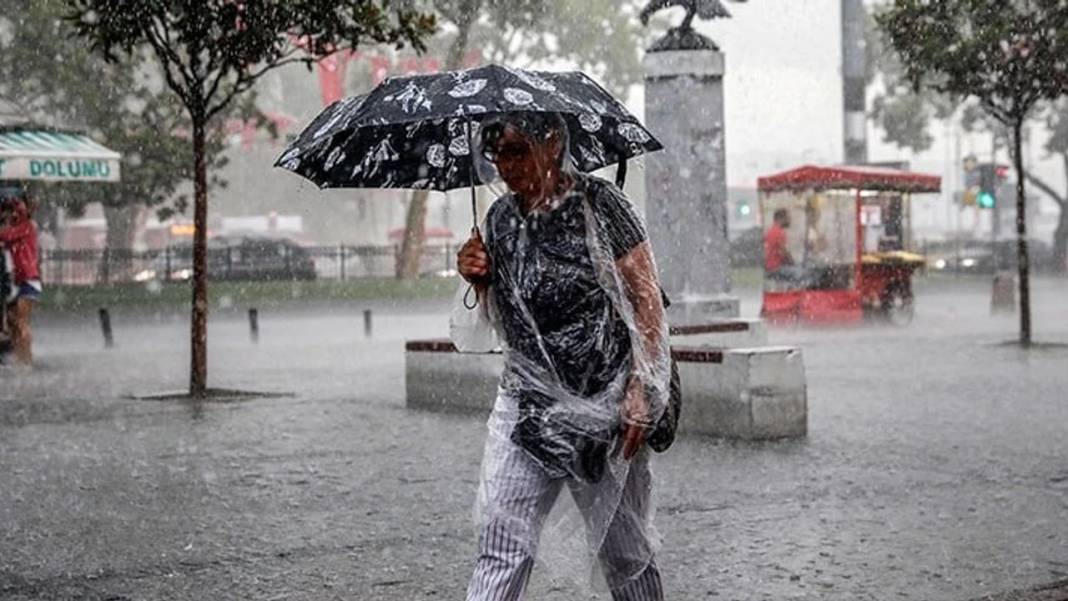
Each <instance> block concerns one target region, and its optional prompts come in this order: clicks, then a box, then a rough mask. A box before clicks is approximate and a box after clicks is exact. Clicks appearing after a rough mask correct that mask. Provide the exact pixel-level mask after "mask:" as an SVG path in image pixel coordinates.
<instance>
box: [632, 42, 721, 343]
mask: <svg viewBox="0 0 1068 601" xmlns="http://www.w3.org/2000/svg"><path fill="white" fill-rule="evenodd" d="M662 47H663V45H658V46H657V48H662ZM669 48H670V46H669ZM644 68H645V123H646V126H647V127H648V128H649V129H650V130H651V131H652V132H653V133H654V134H655V135H656V136H657V138H658V139H659V140H660V141H661V142H662V143H663V144H664V150H662V151H660V152H655V153H652V154H650V155H648V157H647V158H646V159H645V160H646V169H645V177H646V190H647V193H646V203H645V212H646V222H647V224H648V228H649V238H650V240H651V241H652V244H653V251H654V253H655V254H656V259H657V265H658V267H659V269H660V277H661V283H662V285H663V287H664V290H665V291H666V292H667V294H668V296H669V297H670V298H671V302H672V306H671V308H670V309H669V310H668V320H669V321H670V322H671V324H672V325H690V324H699V323H705V322H707V321H709V320H710V319H715V318H729V317H737V316H738V299H737V298H736V297H734V296H732V295H731V294H730V290H731V282H730V245H729V242H728V238H727V177H726V156H725V148H724V121H723V54H722V53H720V52H718V51H716V50H714V49H710V48H704V49H661V50H655V51H650V52H648V53H647V54H646V56H645V59H644Z"/></svg>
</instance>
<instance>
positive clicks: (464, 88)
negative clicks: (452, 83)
mask: <svg viewBox="0 0 1068 601" xmlns="http://www.w3.org/2000/svg"><path fill="white" fill-rule="evenodd" d="M485 87H486V80H485V79H472V80H471V81H465V82H463V83H461V84H459V85H457V86H456V87H454V88H453V89H451V90H449V96H452V97H453V98H468V97H471V96H474V95H475V94H478V93H479V92H481V91H482V89H483V88H485Z"/></svg>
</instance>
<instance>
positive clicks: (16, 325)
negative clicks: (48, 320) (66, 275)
mask: <svg viewBox="0 0 1068 601" xmlns="http://www.w3.org/2000/svg"><path fill="white" fill-rule="evenodd" d="M33 208H34V202H33V199H32V198H30V197H29V196H28V195H26V194H25V193H22V194H20V195H17V196H4V197H3V198H0V211H2V214H3V216H4V219H3V223H2V225H0V244H2V245H3V246H4V247H5V248H6V249H7V250H8V252H9V253H10V254H11V258H12V261H13V263H14V270H13V272H14V278H13V285H14V287H15V289H16V296H15V300H14V301H12V302H11V303H10V304H9V305H8V307H7V311H8V321H9V323H10V330H11V346H12V354H13V356H14V359H15V363H16V364H17V365H19V366H21V367H25V368H29V367H30V366H31V365H32V364H33V350H32V348H33V336H32V333H31V330H30V315H31V314H32V312H33V305H34V304H35V303H36V302H37V301H38V300H39V299H40V298H41V292H42V287H41V275H40V271H39V268H38V259H37V225H36V224H35V223H34V222H33V219H32V215H33Z"/></svg>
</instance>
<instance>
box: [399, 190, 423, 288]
mask: <svg viewBox="0 0 1068 601" xmlns="http://www.w3.org/2000/svg"><path fill="white" fill-rule="evenodd" d="M429 198H430V192H428V191H427V190H416V191H415V192H413V193H412V198H411V201H410V202H409V203H408V216H407V218H406V219H405V222H404V240H403V241H402V242H401V250H400V255H398V256H397V279H401V280H407V279H412V278H415V277H418V276H419V265H420V263H421V261H420V259H421V258H422V256H423V244H424V242H425V241H426V237H425V236H424V235H423V233H424V228H426V211H427V206H426V204H427V200H428V199H429Z"/></svg>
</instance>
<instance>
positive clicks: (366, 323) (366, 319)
mask: <svg viewBox="0 0 1068 601" xmlns="http://www.w3.org/2000/svg"><path fill="white" fill-rule="evenodd" d="M363 335H364V336H366V337H367V338H370V337H371V310H370V309H364V310H363Z"/></svg>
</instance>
